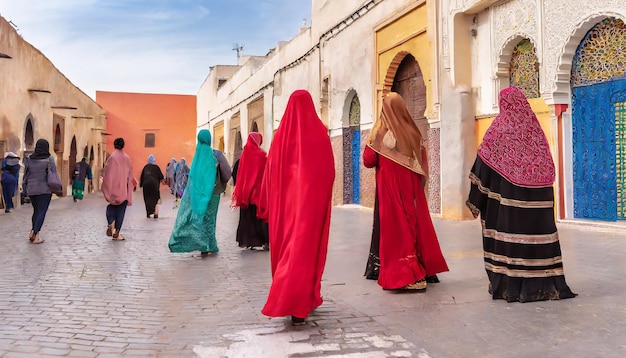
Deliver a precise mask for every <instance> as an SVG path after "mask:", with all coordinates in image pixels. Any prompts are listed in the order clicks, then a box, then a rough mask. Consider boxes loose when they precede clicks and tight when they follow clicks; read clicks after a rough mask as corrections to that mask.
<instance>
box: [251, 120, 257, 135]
mask: <svg viewBox="0 0 626 358" xmlns="http://www.w3.org/2000/svg"><path fill="white" fill-rule="evenodd" d="M250 131H251V132H257V133H258V132H259V125H258V124H256V121H254V122H252V130H250Z"/></svg>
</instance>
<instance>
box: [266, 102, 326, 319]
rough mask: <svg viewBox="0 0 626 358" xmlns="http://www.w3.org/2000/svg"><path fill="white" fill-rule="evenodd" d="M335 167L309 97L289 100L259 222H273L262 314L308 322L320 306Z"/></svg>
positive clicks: (276, 138)
mask: <svg viewBox="0 0 626 358" xmlns="http://www.w3.org/2000/svg"><path fill="white" fill-rule="evenodd" d="M334 180H335V163H334V159H333V151H332V147H331V144H330V138H329V137H328V130H327V129H326V127H325V126H324V124H322V122H321V121H320V119H319V117H318V116H317V113H316V112H315V105H314V104H313V99H312V98H311V95H310V94H309V92H307V91H304V90H299V91H295V92H294V93H293V94H292V95H291V97H290V98H289V102H288V103H287V108H286V109H285V114H284V115H283V118H282V120H281V121H280V126H279V128H278V130H277V131H276V135H275V136H274V140H273V141H272V145H271V147H270V150H269V153H268V157H267V166H266V168H265V176H264V178H263V186H262V191H261V203H260V205H259V213H258V214H257V215H258V216H259V217H260V218H265V219H266V220H267V221H268V223H269V236H270V255H271V266H272V277H273V280H272V287H271V288H270V293H269V297H268V299H267V303H266V304H265V307H264V308H263V311H262V312H263V314H265V315H267V316H271V317H279V316H288V315H292V316H296V317H306V316H307V315H308V314H309V312H310V311H311V310H312V309H314V308H315V307H317V306H319V305H320V304H321V303H322V297H321V279H322V273H323V271H324V265H325V263H326V252H327V249H328V234H329V228H330V211H331V205H332V188H333V182H334Z"/></svg>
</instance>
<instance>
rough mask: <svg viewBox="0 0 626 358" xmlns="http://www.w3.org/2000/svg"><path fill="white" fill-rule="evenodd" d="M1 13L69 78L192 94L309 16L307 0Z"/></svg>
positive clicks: (34, 1)
mask: <svg viewBox="0 0 626 358" xmlns="http://www.w3.org/2000/svg"><path fill="white" fill-rule="evenodd" d="M0 15H2V17H4V18H5V19H6V20H7V21H11V22H12V23H13V24H14V27H16V29H17V31H18V33H19V34H20V35H21V36H22V38H24V40H26V41H27V42H29V43H30V44H32V45H33V46H34V47H36V48H37V49H38V50H39V51H41V52H42V53H43V54H44V55H45V56H46V57H47V58H48V59H49V60H50V61H51V62H52V63H53V64H54V65H55V66H56V67H57V68H58V69H59V70H60V71H61V72H62V73H63V74H64V75H65V76H66V77H67V78H68V79H69V80H70V81H71V82H72V83H73V84H74V85H75V86H77V87H78V88H80V89H81V90H82V91H83V92H85V93H86V94H87V95H88V96H90V97H91V98H93V99H95V94H96V90H98V91H112V92H139V93H167V94H191V95H195V94H197V92H198V90H199V89H200V86H201V85H202V82H203V81H204V79H205V78H206V76H207V75H208V73H209V70H210V67H211V66H214V65H235V64H237V53H236V51H234V50H233V47H234V44H239V45H243V55H244V56H246V55H266V54H267V53H268V51H269V50H270V49H272V48H274V47H276V46H277V44H278V42H279V41H289V40H290V39H292V38H293V37H294V36H296V35H297V34H298V32H299V31H300V27H301V26H302V25H303V19H307V24H309V25H310V23H311V21H310V18H311V0H0Z"/></svg>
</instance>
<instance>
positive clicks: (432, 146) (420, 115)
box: [383, 51, 441, 213]
mask: <svg viewBox="0 0 626 358" xmlns="http://www.w3.org/2000/svg"><path fill="white" fill-rule="evenodd" d="M389 91H393V92H397V93H399V94H400V95H401V96H402V98H403V99H404V103H405V104H406V106H407V108H408V110H409V113H411V116H412V117H413V120H414V121H415V124H416V125H417V127H418V128H419V130H420V132H421V133H422V138H423V139H424V146H425V147H426V152H427V155H428V172H429V176H428V183H427V187H426V197H427V199H428V208H429V210H430V211H431V212H433V213H440V212H441V192H440V190H441V166H440V148H439V144H440V133H439V128H433V129H431V128H430V125H429V124H428V119H427V118H426V115H425V113H426V109H427V108H426V106H427V102H426V96H427V93H426V92H427V91H426V84H425V83H424V76H423V74H422V70H421V68H420V65H419V63H418V62H417V60H416V59H415V57H414V56H413V55H411V54H410V53H408V52H406V51H401V52H399V53H398V54H397V55H396V56H395V57H394V60H393V61H392V63H391V64H390V65H389V68H388V70H387V75H386V77H385V82H384V86H383V93H387V92H389Z"/></svg>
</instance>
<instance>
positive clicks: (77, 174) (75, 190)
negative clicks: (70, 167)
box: [72, 158, 93, 203]
mask: <svg viewBox="0 0 626 358" xmlns="http://www.w3.org/2000/svg"><path fill="white" fill-rule="evenodd" d="M85 179H88V180H89V183H90V185H91V180H92V179H93V175H92V173H91V167H90V166H89V164H88V163H87V158H83V159H82V160H81V161H80V162H78V163H76V165H75V166H74V178H73V179H72V197H73V198H74V202H75V203H77V202H78V201H79V200H83V195H84V193H85Z"/></svg>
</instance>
